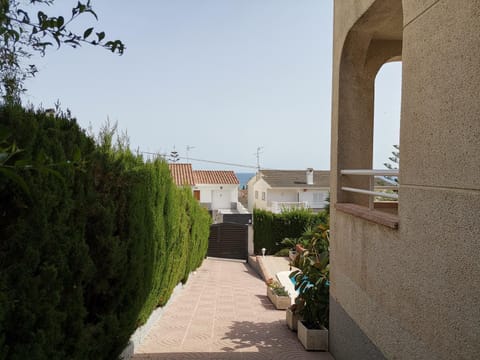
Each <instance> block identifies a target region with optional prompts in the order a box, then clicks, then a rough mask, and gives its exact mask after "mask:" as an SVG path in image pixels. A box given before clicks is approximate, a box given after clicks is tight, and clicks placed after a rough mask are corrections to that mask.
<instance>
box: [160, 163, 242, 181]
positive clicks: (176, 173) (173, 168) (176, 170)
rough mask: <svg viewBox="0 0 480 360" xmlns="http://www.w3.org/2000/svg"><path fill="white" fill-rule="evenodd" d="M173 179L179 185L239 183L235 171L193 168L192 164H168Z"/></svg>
mask: <svg viewBox="0 0 480 360" xmlns="http://www.w3.org/2000/svg"><path fill="white" fill-rule="evenodd" d="M168 166H169V168H170V173H171V174H172V178H173V181H174V182H175V184H177V185H178V186H185V185H187V186H193V185H199V184H204V185H209V184H215V185H217V184H225V185H229V184H232V185H233V184H234V185H238V184H239V183H240V182H239V181H238V178H237V176H236V175H235V172H234V171H225V170H193V169H192V164H176V163H172V164H168Z"/></svg>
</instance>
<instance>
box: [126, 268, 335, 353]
mask: <svg viewBox="0 0 480 360" xmlns="http://www.w3.org/2000/svg"><path fill="white" fill-rule="evenodd" d="M133 359H138V360H139V359H232V360H254V359H255V360H256V359H272V360H273V359H275V360H276V359H279V360H282V359H289V360H291V359H299V360H300V359H306V360H309V359H317V360H333V357H332V356H331V355H330V354H329V353H325V352H308V351H305V350H304V349H303V346H302V344H300V342H299V341H298V340H297V335H296V333H294V332H291V331H290V330H288V328H287V326H286V324H285V311H281V310H275V309H274V308H273V306H272V304H271V303H270V301H269V300H268V298H267V297H266V288H265V284H264V282H263V281H262V280H261V279H260V278H259V277H258V275H257V274H256V273H255V272H254V271H253V270H252V269H251V268H250V267H249V266H248V265H247V264H244V263H241V262H232V261H222V260H212V259H207V260H205V261H204V263H203V265H202V266H201V267H200V268H199V269H198V270H197V272H196V274H194V275H191V276H190V279H189V280H188V283H187V284H186V286H185V287H184V289H183V290H182V292H181V293H180V294H179V295H178V296H177V297H175V298H174V299H173V301H172V302H171V304H169V306H168V307H167V308H166V310H165V313H164V314H163V316H162V318H161V319H160V320H159V321H158V322H157V323H156V324H155V325H154V326H153V327H152V329H151V331H150V333H149V334H148V335H147V336H146V338H145V340H144V341H143V343H142V344H141V345H140V346H139V347H138V348H136V349H135V355H134V357H133Z"/></svg>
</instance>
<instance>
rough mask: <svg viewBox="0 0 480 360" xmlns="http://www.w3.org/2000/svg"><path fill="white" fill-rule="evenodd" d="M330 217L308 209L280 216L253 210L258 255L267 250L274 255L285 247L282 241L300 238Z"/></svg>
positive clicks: (291, 211)
mask: <svg viewBox="0 0 480 360" xmlns="http://www.w3.org/2000/svg"><path fill="white" fill-rule="evenodd" d="M327 217H328V215H327V213H326V212H325V211H322V212H320V213H313V212H311V211H310V210H308V209H294V210H290V211H285V212H282V213H280V214H274V213H272V212H270V211H267V210H262V209H254V210H253V231H254V233H253V234H254V235H253V243H254V251H255V253H256V254H261V253H262V248H265V249H267V254H270V255H273V254H275V253H276V252H278V251H279V250H281V249H282V248H283V247H284V246H283V245H282V244H281V241H282V240H283V239H284V238H286V237H289V238H297V237H300V236H301V235H302V234H303V233H304V231H305V228H307V227H309V226H314V225H316V224H319V223H321V222H325V221H326V218H327Z"/></svg>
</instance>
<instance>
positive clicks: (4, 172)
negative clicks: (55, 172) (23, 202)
mask: <svg viewBox="0 0 480 360" xmlns="http://www.w3.org/2000/svg"><path fill="white" fill-rule="evenodd" d="M0 174H1V175H3V176H5V177H7V178H9V179H10V180H12V181H13V182H14V183H15V184H17V185H18V186H19V187H20V188H21V189H22V190H23V192H24V193H25V194H27V195H30V189H29V188H28V185H27V183H26V182H25V181H24V180H23V179H22V178H21V177H20V176H19V175H18V174H17V173H16V172H15V171H14V170H11V169H7V168H5V167H3V166H0Z"/></svg>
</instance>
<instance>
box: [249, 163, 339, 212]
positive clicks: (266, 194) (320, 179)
mask: <svg viewBox="0 0 480 360" xmlns="http://www.w3.org/2000/svg"><path fill="white" fill-rule="evenodd" d="M329 191H330V172H329V171H318V170H313V169H311V168H310V169H307V170H306V171H305V170H260V171H259V172H258V173H257V174H256V175H255V176H254V177H252V178H251V179H250V180H249V182H248V210H249V211H253V209H254V208H257V209H265V210H270V211H272V212H274V213H280V212H282V211H283V210H285V209H292V208H308V209H313V210H314V211H318V210H321V209H324V208H325V207H326V206H327V205H328V202H327V201H326V200H327V198H328V193H329Z"/></svg>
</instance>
